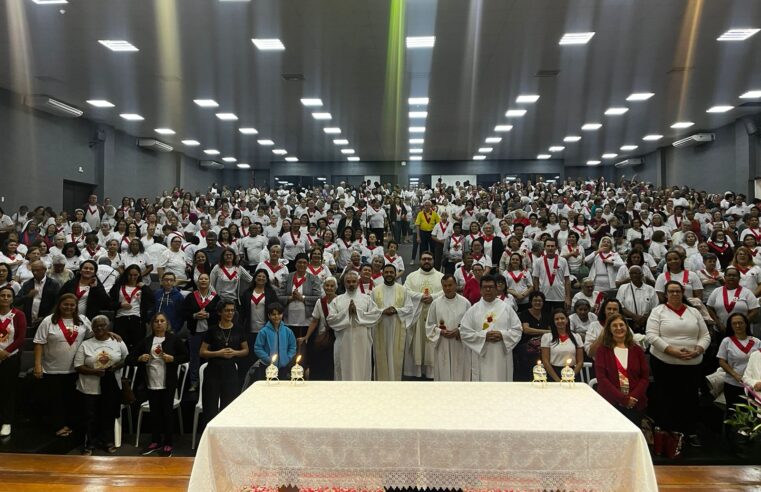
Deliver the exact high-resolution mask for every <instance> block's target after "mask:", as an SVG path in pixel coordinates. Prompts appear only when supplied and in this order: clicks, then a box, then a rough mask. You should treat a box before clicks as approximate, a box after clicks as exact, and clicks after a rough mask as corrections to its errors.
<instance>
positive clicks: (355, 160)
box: [346, 156, 359, 162]
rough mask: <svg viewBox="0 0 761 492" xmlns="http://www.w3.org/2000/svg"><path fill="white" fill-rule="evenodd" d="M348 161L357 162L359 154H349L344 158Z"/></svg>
mask: <svg viewBox="0 0 761 492" xmlns="http://www.w3.org/2000/svg"><path fill="white" fill-rule="evenodd" d="M346 160H347V161H349V162H359V156H351V157H347V158H346Z"/></svg>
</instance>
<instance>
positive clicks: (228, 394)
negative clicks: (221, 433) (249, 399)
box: [201, 366, 241, 423]
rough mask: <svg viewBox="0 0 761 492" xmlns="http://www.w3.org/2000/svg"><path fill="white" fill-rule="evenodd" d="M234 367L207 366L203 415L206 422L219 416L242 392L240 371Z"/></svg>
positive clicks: (204, 380)
mask: <svg viewBox="0 0 761 492" xmlns="http://www.w3.org/2000/svg"><path fill="white" fill-rule="evenodd" d="M230 369H232V368H230V367H227V368H217V367H209V366H206V372H205V373H204V375H203V388H202V390H201V391H203V416H204V419H206V423H209V422H210V421H211V419H213V418H214V417H216V416H217V414H218V413H219V412H220V411H222V410H224V408H225V407H226V406H227V405H229V404H230V403H231V402H232V401H233V400H234V399H235V398H237V396H238V395H239V394H240V387H241V385H240V384H239V383H238V373H237V371H235V370H230Z"/></svg>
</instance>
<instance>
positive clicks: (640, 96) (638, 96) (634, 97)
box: [626, 92, 655, 101]
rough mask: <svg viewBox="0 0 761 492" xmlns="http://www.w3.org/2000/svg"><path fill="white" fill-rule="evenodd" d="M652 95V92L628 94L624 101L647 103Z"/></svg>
mask: <svg viewBox="0 0 761 492" xmlns="http://www.w3.org/2000/svg"><path fill="white" fill-rule="evenodd" d="M654 95H655V93H654V92H634V93H632V94H629V97H627V98H626V100H627V101H647V100H648V99H650V98H651V97H653V96H654Z"/></svg>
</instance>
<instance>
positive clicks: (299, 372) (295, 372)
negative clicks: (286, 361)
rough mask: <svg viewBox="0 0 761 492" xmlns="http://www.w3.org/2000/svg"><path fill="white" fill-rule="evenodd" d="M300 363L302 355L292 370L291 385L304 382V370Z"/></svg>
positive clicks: (297, 358)
mask: <svg viewBox="0 0 761 492" xmlns="http://www.w3.org/2000/svg"><path fill="white" fill-rule="evenodd" d="M299 362H301V354H299V355H298V357H296V364H295V365H294V366H293V367H292V368H291V383H295V382H296V381H304V368H303V367H301V366H300V365H299Z"/></svg>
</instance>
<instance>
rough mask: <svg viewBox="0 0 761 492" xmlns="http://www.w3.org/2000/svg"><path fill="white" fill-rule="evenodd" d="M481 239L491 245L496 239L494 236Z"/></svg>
mask: <svg viewBox="0 0 761 492" xmlns="http://www.w3.org/2000/svg"><path fill="white" fill-rule="evenodd" d="M481 238H482V239H483V240H484V241H486V242H487V243H490V242H492V240H493V239H494V236H491V237H488V236H481Z"/></svg>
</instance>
